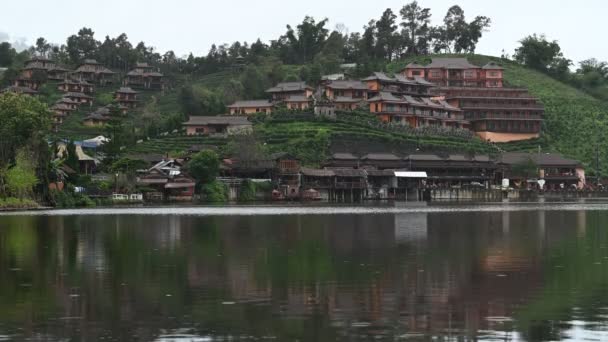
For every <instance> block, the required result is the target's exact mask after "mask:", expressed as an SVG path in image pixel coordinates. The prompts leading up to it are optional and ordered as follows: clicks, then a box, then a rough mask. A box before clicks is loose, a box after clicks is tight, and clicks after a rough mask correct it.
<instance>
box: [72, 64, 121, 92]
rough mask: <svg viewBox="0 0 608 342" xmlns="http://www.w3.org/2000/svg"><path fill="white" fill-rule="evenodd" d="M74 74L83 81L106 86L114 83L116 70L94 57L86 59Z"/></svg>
mask: <svg viewBox="0 0 608 342" xmlns="http://www.w3.org/2000/svg"><path fill="white" fill-rule="evenodd" d="M73 74H74V75H75V77H76V78H77V79H79V80H81V81H87V82H90V83H95V84H98V85H101V86H105V85H107V84H111V83H114V75H115V72H113V71H112V70H110V69H108V68H106V67H105V66H103V65H102V64H101V63H99V62H97V61H96V60H94V59H86V60H85V61H84V63H82V65H80V66H79V67H78V68H77V69H76V70H75V71H74V73H73Z"/></svg>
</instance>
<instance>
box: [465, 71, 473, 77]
mask: <svg viewBox="0 0 608 342" xmlns="http://www.w3.org/2000/svg"><path fill="white" fill-rule="evenodd" d="M464 78H475V71H474V70H465V71H464Z"/></svg>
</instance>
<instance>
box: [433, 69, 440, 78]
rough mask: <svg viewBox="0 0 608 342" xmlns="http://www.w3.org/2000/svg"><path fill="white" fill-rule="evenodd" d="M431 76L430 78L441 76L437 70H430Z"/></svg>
mask: <svg viewBox="0 0 608 342" xmlns="http://www.w3.org/2000/svg"><path fill="white" fill-rule="evenodd" d="M431 77H432V78H440V77H441V72H440V71H438V70H433V71H431Z"/></svg>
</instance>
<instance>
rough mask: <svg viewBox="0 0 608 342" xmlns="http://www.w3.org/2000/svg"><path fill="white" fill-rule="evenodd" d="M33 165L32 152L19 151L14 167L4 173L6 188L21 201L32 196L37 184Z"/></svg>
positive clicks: (24, 149)
mask: <svg viewBox="0 0 608 342" xmlns="http://www.w3.org/2000/svg"><path fill="white" fill-rule="evenodd" d="M35 165H36V164H35V161H34V156H33V155H32V152H31V151H29V150H28V149H26V148H22V149H19V151H18V152H17V155H16V157H15V165H14V166H13V167H11V168H10V169H8V172H6V186H7V188H8V190H9V192H10V194H11V195H12V196H14V197H17V198H19V199H23V198H26V197H28V196H30V195H31V194H32V190H33V188H34V186H35V185H36V184H37V183H38V178H36V166H35Z"/></svg>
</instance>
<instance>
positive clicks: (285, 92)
mask: <svg viewBox="0 0 608 342" xmlns="http://www.w3.org/2000/svg"><path fill="white" fill-rule="evenodd" d="M313 92H314V88H312V87H310V86H308V85H307V84H306V82H283V83H279V84H277V85H276V86H274V87H272V88H270V89H268V90H266V93H268V94H270V95H271V97H272V101H273V102H281V101H283V100H285V99H288V98H289V97H291V96H304V97H306V98H309V97H311V96H312V95H313Z"/></svg>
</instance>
